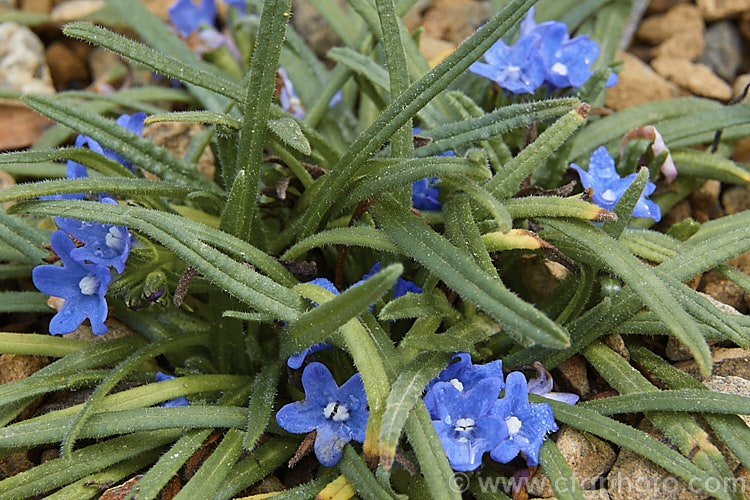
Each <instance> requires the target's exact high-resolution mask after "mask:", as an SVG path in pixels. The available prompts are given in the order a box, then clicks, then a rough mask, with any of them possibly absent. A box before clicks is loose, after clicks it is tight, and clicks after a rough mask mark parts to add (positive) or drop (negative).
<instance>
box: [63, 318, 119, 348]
mask: <svg viewBox="0 0 750 500" xmlns="http://www.w3.org/2000/svg"><path fill="white" fill-rule="evenodd" d="M104 324H105V325H107V328H109V331H107V333H105V334H104V335H95V334H94V332H92V331H91V325H90V324H89V323H88V322H86V323H83V324H82V325H81V326H79V327H78V329H77V330H75V331H74V332H71V333H68V334H66V335H63V337H65V338H68V339H74V340H85V341H86V342H93V343H99V342H106V341H108V340H114V339H119V338H120V337H126V336H128V335H130V334H132V333H133V330H131V329H130V327H128V326H127V325H126V324H125V323H121V322H119V321H117V320H116V319H113V318H108V319H107V320H106V321H105V322H104Z"/></svg>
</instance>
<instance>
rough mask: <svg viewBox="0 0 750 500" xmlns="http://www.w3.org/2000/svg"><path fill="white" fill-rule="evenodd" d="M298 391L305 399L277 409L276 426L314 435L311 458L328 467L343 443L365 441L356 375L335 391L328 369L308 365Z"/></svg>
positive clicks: (361, 391) (364, 402) (363, 408)
mask: <svg viewBox="0 0 750 500" xmlns="http://www.w3.org/2000/svg"><path fill="white" fill-rule="evenodd" d="M302 387H303V388H304V389H305V399H304V400H303V401H298V402H295V403H289V404H288V405H285V406H284V407H283V408H281V409H280V410H279V411H278V413H276V422H277V423H278V424H279V425H280V426H281V427H282V428H284V429H285V430H287V431H289V432H294V433H305V432H310V431H316V436H315V456H316V457H318V461H319V462H320V463H321V464H323V465H325V466H326V467H332V466H334V465H336V463H337V462H338V461H339V459H340V458H341V453H342V450H343V449H344V446H345V445H346V443H348V442H349V441H351V440H354V441H358V442H360V443H362V442H364V440H365V428H366V427H367V418H368V416H369V414H370V412H369V409H368V406H367V396H366V395H365V388H364V385H363V384H362V377H361V376H360V375H359V373H357V374H355V375H353V376H352V377H351V378H350V379H349V380H347V381H346V382H345V383H344V385H342V386H341V387H338V386H337V385H336V381H335V380H334V379H333V375H331V372H330V371H328V368H326V367H325V366H324V365H322V364H320V363H310V364H309V365H307V367H306V368H305V371H304V372H302Z"/></svg>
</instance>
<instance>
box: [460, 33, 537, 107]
mask: <svg viewBox="0 0 750 500" xmlns="http://www.w3.org/2000/svg"><path fill="white" fill-rule="evenodd" d="M537 42H538V35H536V34H531V35H526V36H522V37H521V38H519V39H518V41H517V42H516V43H515V44H513V45H512V46H508V45H506V44H505V42H503V41H502V40H498V41H497V42H495V43H494V44H493V45H492V47H490V48H489V49H488V50H487V52H485V53H484V60H485V61H487V62H486V63H483V62H479V61H477V62H475V63H473V64H472V65H471V66H469V71H471V72H472V73H475V74H477V75H479V76H483V77H485V78H488V79H490V80H492V81H493V82H495V83H497V84H498V85H500V87H502V88H504V89H505V90H507V91H508V92H510V93H512V94H523V93H531V92H534V91H535V90H536V89H537V88H539V86H540V85H541V84H542V82H543V81H544V75H545V68H544V60H543V58H542V56H541V54H540V53H539V50H538V48H537Z"/></svg>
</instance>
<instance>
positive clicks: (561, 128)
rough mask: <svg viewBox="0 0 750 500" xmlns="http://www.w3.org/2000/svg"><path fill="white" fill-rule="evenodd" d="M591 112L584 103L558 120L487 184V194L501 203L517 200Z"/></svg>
mask: <svg viewBox="0 0 750 500" xmlns="http://www.w3.org/2000/svg"><path fill="white" fill-rule="evenodd" d="M588 111H589V106H588V104H585V103H583V104H581V105H580V106H578V107H577V108H576V109H574V110H573V111H569V112H568V113H566V114H565V115H564V116H563V117H562V118H560V119H558V120H557V121H556V122H555V123H553V124H552V125H551V126H550V127H549V128H547V129H546V130H545V131H544V132H542V134H541V135H540V136H539V137H538V138H537V140H536V141H534V142H533V143H531V144H529V145H528V146H526V148H525V149H524V150H523V151H521V152H520V153H519V154H518V156H516V157H515V158H513V159H512V160H511V161H510V162H508V163H507V164H505V165H503V168H502V169H501V170H499V171H498V172H497V173H496V174H495V175H494V177H493V178H492V179H490V181H489V182H488V183H487V184H486V186H485V188H486V189H487V191H489V192H490V193H492V194H493V195H494V196H495V197H497V198H499V199H503V198H510V197H511V196H513V195H514V194H515V193H516V192H517V191H518V187H519V186H520V185H521V181H523V180H524V179H525V178H526V177H527V176H529V175H531V174H532V173H533V172H534V170H536V169H537V168H538V167H539V166H540V165H543V164H544V161H545V160H546V159H547V158H548V157H549V156H550V155H551V154H552V153H553V152H554V151H555V150H556V149H557V148H559V147H560V146H561V145H562V144H563V143H564V142H565V141H566V140H567V139H568V137H570V136H571V134H573V132H575V130H576V129H577V128H578V127H580V126H581V124H582V123H583V121H584V120H585V119H586V115H587V114H588Z"/></svg>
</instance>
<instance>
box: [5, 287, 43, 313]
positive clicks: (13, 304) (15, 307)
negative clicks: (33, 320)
mask: <svg viewBox="0 0 750 500" xmlns="http://www.w3.org/2000/svg"><path fill="white" fill-rule="evenodd" d="M47 298H48V297H47V295H45V294H43V293H39V292H0V313H14V312H29V313H51V312H54V309H52V308H51V307H50V306H48V305H47Z"/></svg>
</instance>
